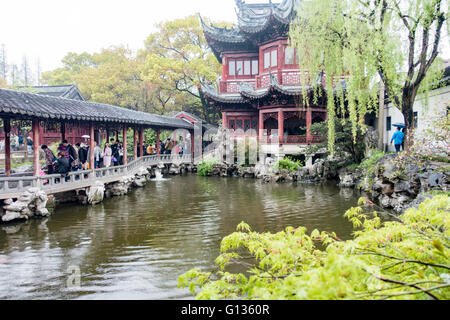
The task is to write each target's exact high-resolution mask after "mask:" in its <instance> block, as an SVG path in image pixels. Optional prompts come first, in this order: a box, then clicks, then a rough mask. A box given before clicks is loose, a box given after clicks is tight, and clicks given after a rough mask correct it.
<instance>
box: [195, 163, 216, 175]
mask: <svg viewBox="0 0 450 320" xmlns="http://www.w3.org/2000/svg"><path fill="white" fill-rule="evenodd" d="M216 164H217V160H216V159H207V160H202V162H200V163H199V164H198V165H197V173H198V174H199V175H201V176H209V175H210V174H211V170H212V169H213V167H214V166H215V165H216Z"/></svg>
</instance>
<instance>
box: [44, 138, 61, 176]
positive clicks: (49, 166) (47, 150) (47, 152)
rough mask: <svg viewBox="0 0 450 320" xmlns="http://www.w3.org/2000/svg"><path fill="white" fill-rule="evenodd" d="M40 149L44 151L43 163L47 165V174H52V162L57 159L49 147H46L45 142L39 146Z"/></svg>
mask: <svg viewBox="0 0 450 320" xmlns="http://www.w3.org/2000/svg"><path fill="white" fill-rule="evenodd" d="M41 149H42V150H43V151H44V155H45V165H46V166H47V174H53V172H54V170H53V162H55V161H56V160H57V158H56V157H55V154H54V153H53V151H52V150H50V148H49V147H47V146H46V145H45V144H43V145H42V146H41Z"/></svg>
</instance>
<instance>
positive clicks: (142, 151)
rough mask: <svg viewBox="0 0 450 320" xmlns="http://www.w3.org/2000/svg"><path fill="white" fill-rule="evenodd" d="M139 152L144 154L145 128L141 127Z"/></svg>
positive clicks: (141, 154)
mask: <svg viewBox="0 0 450 320" xmlns="http://www.w3.org/2000/svg"><path fill="white" fill-rule="evenodd" d="M139 154H140V156H141V157H143V156H144V128H140V129H139Z"/></svg>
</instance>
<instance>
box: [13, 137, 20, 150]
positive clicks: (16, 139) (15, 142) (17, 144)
mask: <svg viewBox="0 0 450 320" xmlns="http://www.w3.org/2000/svg"><path fill="white" fill-rule="evenodd" d="M14 150H16V151H19V136H18V135H14Z"/></svg>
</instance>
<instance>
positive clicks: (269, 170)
mask: <svg viewBox="0 0 450 320" xmlns="http://www.w3.org/2000/svg"><path fill="white" fill-rule="evenodd" d="M349 163H351V160H349V158H348V157H345V156H339V157H328V158H326V159H317V160H316V161H315V163H314V164H313V165H311V166H304V167H301V168H299V169H298V170H294V171H292V170H287V169H278V168H277V167H276V166H275V161H274V160H273V159H271V158H268V159H267V161H266V163H265V164H256V165H255V166H241V165H237V164H231V165H229V164H225V163H220V164H215V165H214V166H213V167H212V169H211V171H210V172H209V174H208V175H209V176H219V177H241V178H254V179H261V180H262V181H263V182H266V183H269V182H289V181H293V182H295V181H301V182H309V183H317V182H323V181H327V180H333V179H337V178H338V177H339V168H342V167H344V166H346V165H348V164H349Z"/></svg>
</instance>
